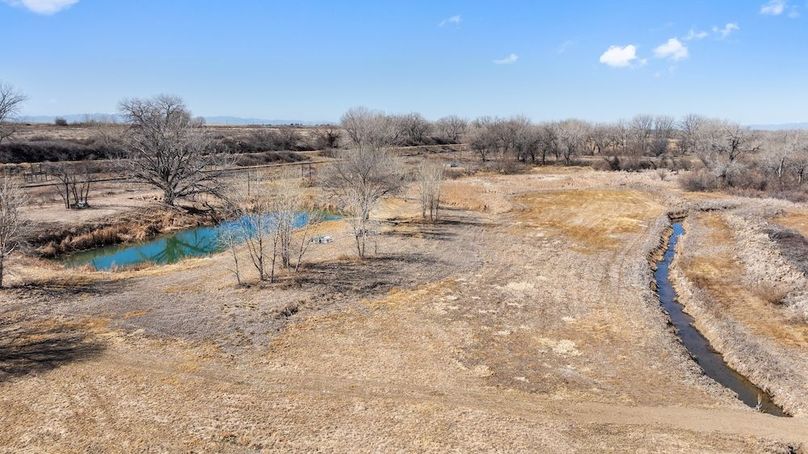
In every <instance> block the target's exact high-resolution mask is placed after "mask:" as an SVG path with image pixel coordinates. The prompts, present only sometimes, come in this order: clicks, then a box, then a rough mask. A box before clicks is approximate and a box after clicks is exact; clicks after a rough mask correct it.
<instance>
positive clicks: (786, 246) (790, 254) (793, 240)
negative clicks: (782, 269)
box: [766, 229, 808, 274]
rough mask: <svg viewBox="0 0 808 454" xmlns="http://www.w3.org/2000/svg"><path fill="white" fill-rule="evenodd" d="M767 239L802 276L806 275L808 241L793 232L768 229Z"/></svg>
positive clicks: (807, 269) (807, 267)
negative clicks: (776, 246) (777, 247)
mask: <svg viewBox="0 0 808 454" xmlns="http://www.w3.org/2000/svg"><path fill="white" fill-rule="evenodd" d="M766 233H767V234H768V235H769V239H771V240H772V241H774V242H775V243H777V245H778V246H779V248H780V253H782V254H783V255H784V256H785V257H786V258H787V259H788V260H789V261H791V263H792V264H793V265H794V266H796V267H797V268H799V270H800V271H802V272H803V273H804V274H808V240H806V239H805V237H804V236H802V235H801V234H800V233H799V232H796V231H794V230H788V229H783V230H776V229H769V230H767V232H766Z"/></svg>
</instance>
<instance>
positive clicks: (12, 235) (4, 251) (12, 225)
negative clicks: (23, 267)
mask: <svg viewBox="0 0 808 454" xmlns="http://www.w3.org/2000/svg"><path fill="white" fill-rule="evenodd" d="M26 201H27V197H26V195H25V192H23V190H22V188H21V187H20V186H18V185H17V184H16V183H14V182H13V181H11V178H10V177H7V176H4V177H3V178H2V180H0V288H2V287H3V275H4V271H5V264H6V259H7V258H8V257H9V255H11V254H12V253H13V252H14V251H16V250H17V249H18V248H19V247H20V246H22V245H23V243H24V240H25V232H26V229H27V227H28V221H26V220H25V219H24V218H23V217H22V213H20V209H21V208H22V207H23V206H24V205H25V203H26Z"/></svg>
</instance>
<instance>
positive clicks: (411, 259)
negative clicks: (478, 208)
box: [294, 253, 438, 294]
mask: <svg viewBox="0 0 808 454" xmlns="http://www.w3.org/2000/svg"><path fill="white" fill-rule="evenodd" d="M436 265H438V263H437V261H436V260H435V259H434V258H432V257H429V256H427V255H424V254H420V253H411V254H392V255H386V256H381V257H369V258H365V259H364V260H339V261H334V262H325V263H315V264H311V265H308V266H306V268H305V271H304V272H303V273H301V275H299V276H297V277H296V278H295V280H294V282H295V284H296V285H298V286H303V287H305V286H308V285H318V286H324V287H327V288H328V289H329V291H332V292H339V293H360V294H373V293H380V292H386V291H387V290H389V289H390V288H392V287H394V286H395V287H399V286H402V285H407V284H410V283H411V282H407V280H406V278H403V276H407V275H408V274H409V273H406V272H404V271H403V270H404V268H406V267H412V266H417V267H419V268H421V269H430V268H431V267H434V266H436ZM413 282H414V281H413Z"/></svg>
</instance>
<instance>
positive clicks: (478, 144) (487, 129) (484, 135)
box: [469, 117, 500, 162]
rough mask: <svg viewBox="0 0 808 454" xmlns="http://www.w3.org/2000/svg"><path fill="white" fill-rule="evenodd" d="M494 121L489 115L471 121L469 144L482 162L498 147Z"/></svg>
mask: <svg viewBox="0 0 808 454" xmlns="http://www.w3.org/2000/svg"><path fill="white" fill-rule="evenodd" d="M496 122H497V120H496V119H493V118H491V117H481V118H477V119H476V120H474V122H473V123H472V128H471V134H470V136H471V137H470V140H469V146H470V147H471V149H472V150H474V151H475V152H476V153H477V154H479V155H480V160H481V161H482V162H486V161H487V160H488V158H489V156H490V155H491V154H492V153H495V152H496V151H498V150H499V149H500V143H499V137H498V136H497V134H496V130H495V124H496Z"/></svg>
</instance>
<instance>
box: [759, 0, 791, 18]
mask: <svg viewBox="0 0 808 454" xmlns="http://www.w3.org/2000/svg"><path fill="white" fill-rule="evenodd" d="M787 4H788V0H769V2H768V3H766V4H765V5H763V6H761V7H760V14H765V15H767V16H779V15H781V14H783V12H784V11H785V10H786V5H787Z"/></svg>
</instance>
